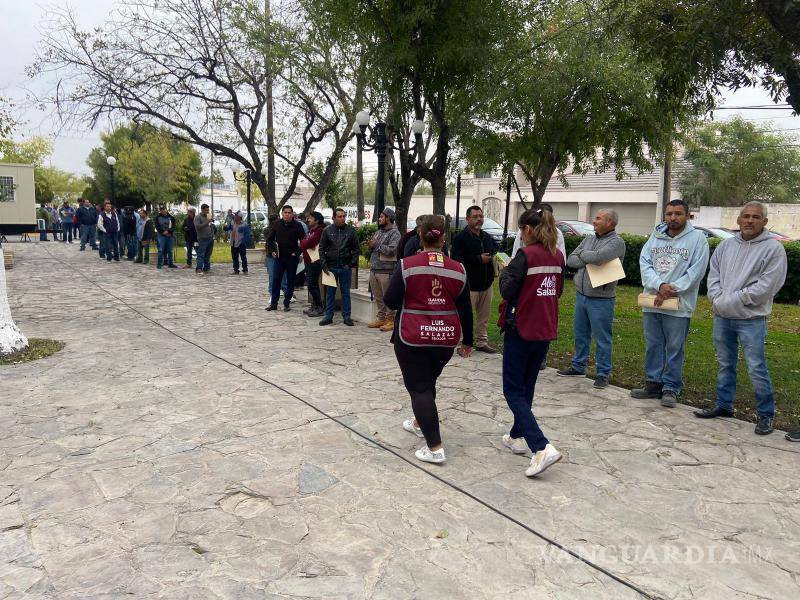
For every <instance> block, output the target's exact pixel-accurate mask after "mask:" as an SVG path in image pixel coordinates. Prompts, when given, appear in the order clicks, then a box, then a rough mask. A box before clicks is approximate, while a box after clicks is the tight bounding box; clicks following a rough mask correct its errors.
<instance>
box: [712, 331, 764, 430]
mask: <svg viewBox="0 0 800 600" xmlns="http://www.w3.org/2000/svg"><path fill="white" fill-rule="evenodd" d="M766 338H767V319H766V318H765V317H760V318H757V319H726V318H724V317H720V316H715V317H714V348H715V349H716V351H717V361H718V362H719V373H718V374H717V406H719V407H720V408H725V409H727V410H733V399H734V397H735V396H736V367H737V362H738V360H739V343H741V344H742V353H743V354H744V360H745V362H746V363H747V371H748V373H749V374H750V383H751V384H752V385H753V391H754V392H755V395H756V402H757V403H758V408H757V409H756V410H757V412H758V415H759V416H761V417H774V416H775V394H774V392H773V390H772V379H771V378H770V376H769V370H768V369H767V358H766V356H765V354H764V342H765V340H766Z"/></svg>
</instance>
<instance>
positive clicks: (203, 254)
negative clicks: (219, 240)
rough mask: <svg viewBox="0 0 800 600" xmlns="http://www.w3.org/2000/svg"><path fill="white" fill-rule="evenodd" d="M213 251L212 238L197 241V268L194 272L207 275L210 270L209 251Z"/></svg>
mask: <svg viewBox="0 0 800 600" xmlns="http://www.w3.org/2000/svg"><path fill="white" fill-rule="evenodd" d="M212 250H214V238H209V239H207V240H198V241H197V266H196V267H195V271H203V272H205V273H207V272H208V271H210V270H211V251H212Z"/></svg>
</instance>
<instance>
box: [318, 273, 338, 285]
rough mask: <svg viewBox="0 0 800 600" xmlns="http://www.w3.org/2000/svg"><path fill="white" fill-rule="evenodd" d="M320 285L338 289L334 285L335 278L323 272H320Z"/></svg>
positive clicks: (331, 274)
mask: <svg viewBox="0 0 800 600" xmlns="http://www.w3.org/2000/svg"><path fill="white" fill-rule="evenodd" d="M322 285H327V286H328V287H334V288H335V287H339V286H337V285H336V277H334V276H333V273H326V272H325V271H323V272H322Z"/></svg>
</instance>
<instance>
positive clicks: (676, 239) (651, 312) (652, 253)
mask: <svg viewBox="0 0 800 600" xmlns="http://www.w3.org/2000/svg"><path fill="white" fill-rule="evenodd" d="M664 219H665V223H662V224H661V225H658V226H657V227H656V228H655V231H653V233H652V234H651V235H650V238H649V239H648V240H647V242H646V243H645V245H644V246H643V247H642V252H641V254H640V255H639V270H640V271H641V274H642V285H643V286H644V293H645V294H649V295H654V296H655V302H654V306H653V307H652V308H650V307H645V308H643V309H642V310H643V311H644V314H643V315H642V321H643V326H644V340H645V357H644V369H645V385H644V388H640V389H635V390H631V397H633V398H639V399H648V398H652V399H656V398H661V406H665V407H667V408H671V407H673V406H675V405H676V404H677V402H678V395H679V394H680V393H681V390H682V389H683V363H684V349H685V347H686V338H687V336H688V335H689V323H690V321H691V319H692V314H693V313H694V309H695V305H696V304H697V293H698V291H699V290H700V282H701V281H702V280H703V277H705V274H706V268H707V267H708V254H709V251H708V240H707V239H706V236H705V235H704V234H703V233H702V232H701V231H699V230H698V229H695V228H694V227H692V224H691V223H689V205H688V204H686V202H685V201H683V200H671V201H670V202H669V203H668V204H667V207H666V211H665V213H664ZM672 298H676V299H677V301H678V309H677V310H668V309H666V308H664V302H665V301H666V300H669V299H672Z"/></svg>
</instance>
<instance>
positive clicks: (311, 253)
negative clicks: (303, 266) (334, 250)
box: [306, 246, 319, 263]
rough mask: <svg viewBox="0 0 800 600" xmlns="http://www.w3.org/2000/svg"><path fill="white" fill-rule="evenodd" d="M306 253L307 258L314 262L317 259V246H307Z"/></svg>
mask: <svg viewBox="0 0 800 600" xmlns="http://www.w3.org/2000/svg"><path fill="white" fill-rule="evenodd" d="M306 252H307V253H308V258H310V259H311V262H312V263H315V262H317V261H318V260H319V246H314V247H313V248H309V249H308V250H306Z"/></svg>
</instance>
